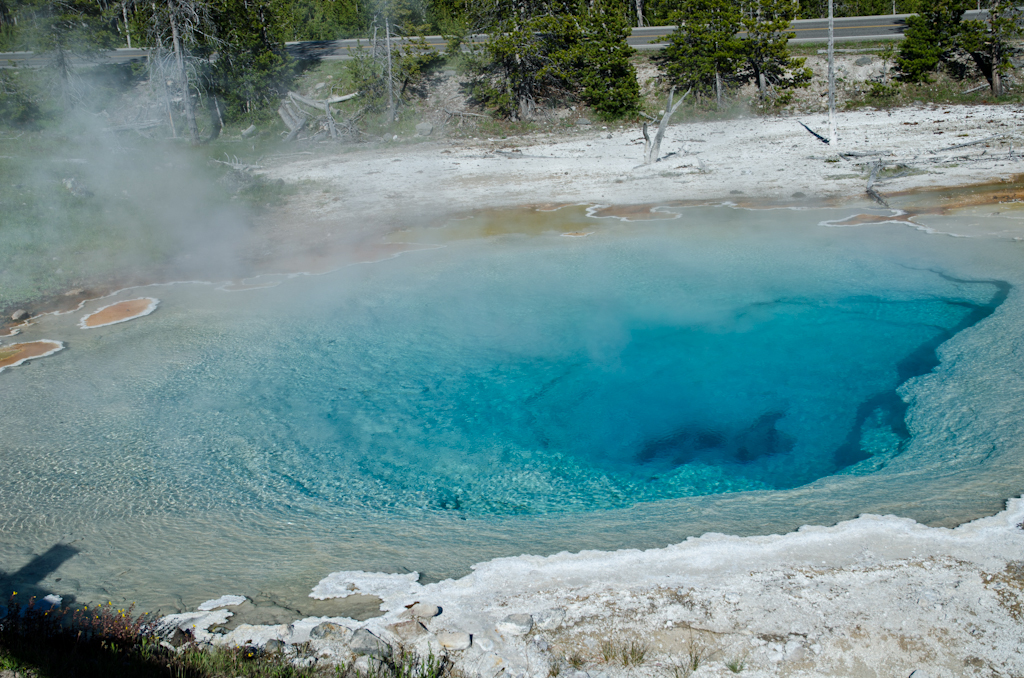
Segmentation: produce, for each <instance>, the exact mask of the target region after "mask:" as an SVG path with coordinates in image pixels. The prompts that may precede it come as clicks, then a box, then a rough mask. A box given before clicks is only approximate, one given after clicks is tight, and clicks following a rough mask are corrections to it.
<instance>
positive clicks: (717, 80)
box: [715, 69, 722, 108]
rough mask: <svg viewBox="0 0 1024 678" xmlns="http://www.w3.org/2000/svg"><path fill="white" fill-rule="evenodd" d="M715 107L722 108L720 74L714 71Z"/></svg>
mask: <svg viewBox="0 0 1024 678" xmlns="http://www.w3.org/2000/svg"><path fill="white" fill-rule="evenodd" d="M715 107H716V108H721V107H722V74H721V73H719V72H718V70H717V69H715Z"/></svg>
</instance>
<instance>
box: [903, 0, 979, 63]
mask: <svg viewBox="0 0 1024 678" xmlns="http://www.w3.org/2000/svg"><path fill="white" fill-rule="evenodd" d="M967 8H968V7H967V3H966V2H965V0H933V2H931V3H929V5H928V7H926V8H922V12H921V13H920V14H917V15H914V16H911V17H908V18H907V30H906V31H905V32H904V33H903V41H902V42H900V52H899V56H897V57H896V68H897V69H898V70H899V72H900V79H901V80H904V81H906V82H927V81H928V74H929V73H931V72H933V71H934V70H935V69H936V68H937V67H938V65H939V63H940V62H949V61H950V60H951V59H952V57H953V54H954V52H955V50H956V48H957V39H958V36H959V33H960V22H961V19H962V18H963V14H964V10H965V9H967Z"/></svg>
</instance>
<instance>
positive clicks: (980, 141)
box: [932, 134, 1003, 153]
mask: <svg viewBox="0 0 1024 678" xmlns="http://www.w3.org/2000/svg"><path fill="white" fill-rule="evenodd" d="M1002 138H1003V135H1002V134H997V135H995V136H994V137H986V138H984V139H978V140H977V141H968V142H967V143H964V144H957V145H955V146H946V147H945V148H940V149H938V150H937V151H932V153H944V152H946V151H955V150H956V149H958V148H967V147H968V146H977V145H978V144H987V143H988V142H990V141H999V140H1000V139H1002Z"/></svg>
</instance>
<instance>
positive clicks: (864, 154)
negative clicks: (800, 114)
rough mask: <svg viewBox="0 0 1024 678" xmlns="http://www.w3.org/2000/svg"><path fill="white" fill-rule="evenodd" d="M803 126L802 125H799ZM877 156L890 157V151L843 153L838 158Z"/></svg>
mask: <svg viewBox="0 0 1024 678" xmlns="http://www.w3.org/2000/svg"><path fill="white" fill-rule="evenodd" d="M801 124H803V123H801ZM879 155H892V151H843V152H842V153H840V154H839V157H840V158H873V157H875V156H879Z"/></svg>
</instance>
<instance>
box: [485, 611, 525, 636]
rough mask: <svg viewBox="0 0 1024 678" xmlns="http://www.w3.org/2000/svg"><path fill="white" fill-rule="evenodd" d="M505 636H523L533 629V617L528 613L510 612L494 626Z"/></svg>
mask: <svg viewBox="0 0 1024 678" xmlns="http://www.w3.org/2000/svg"><path fill="white" fill-rule="evenodd" d="M494 628H495V629H496V630H497V631H498V633H500V634H502V635H506V636H525V635H526V634H527V633H529V632H530V630H531V629H533V617H531V616H530V615H528V614H510V615H509V616H507V617H505V618H504V619H502V620H501V621H500V622H498V623H497V625H496V626H495V627H494Z"/></svg>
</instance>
